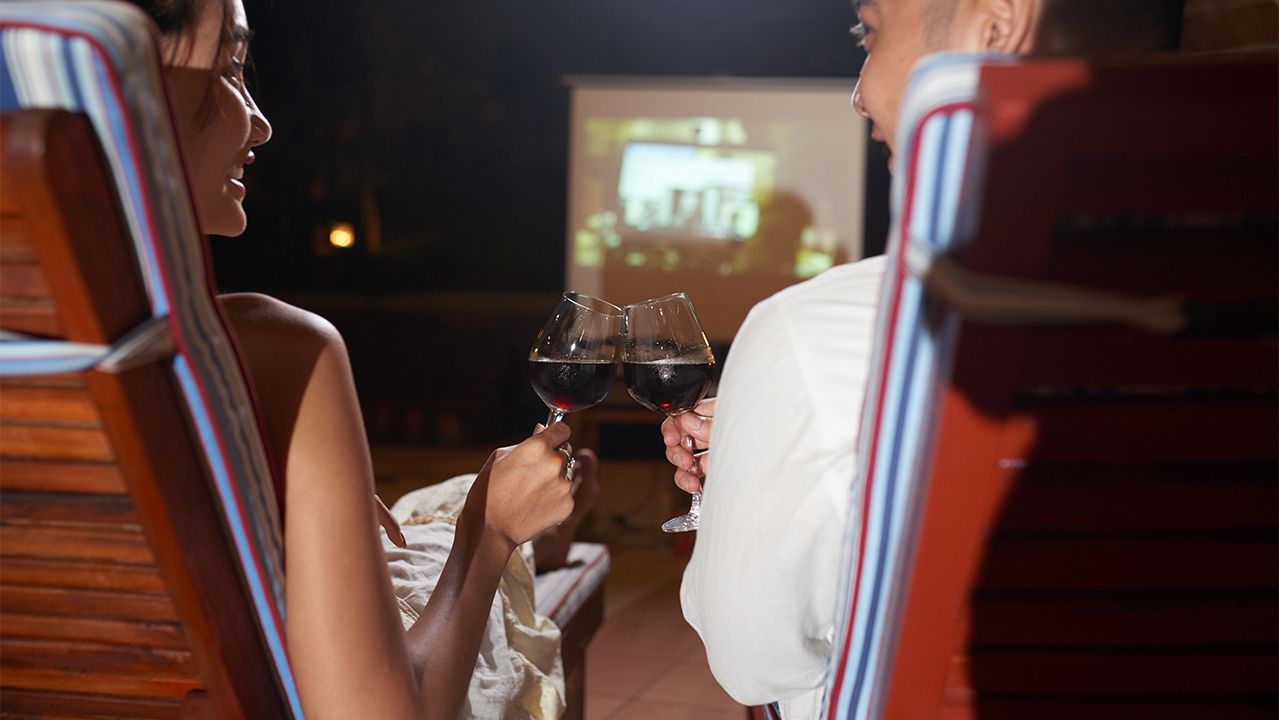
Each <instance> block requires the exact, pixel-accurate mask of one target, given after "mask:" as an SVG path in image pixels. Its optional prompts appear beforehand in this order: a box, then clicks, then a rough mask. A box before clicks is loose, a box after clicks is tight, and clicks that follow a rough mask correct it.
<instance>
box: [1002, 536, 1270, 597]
mask: <svg viewBox="0 0 1280 720" xmlns="http://www.w3.org/2000/svg"><path fill="white" fill-rule="evenodd" d="M1275 562H1276V546H1275V542H1274V540H1272V541H1269V542H1268V541H1258V542H1226V541H1216V542H1215V541H1191V540H1189V541H1182V542H1176V541H1168V542H1157V541H1120V540H1117V541H1105V540H1092V541H1071V540H1039V541H1023V542H993V543H991V544H990V545H989V546H988V547H987V551H986V554H985V557H984V558H983V561H982V569H981V572H980V575H979V578H978V587H979V588H980V589H983V590H1072V589H1074V590H1120V589H1162V590H1178V589H1191V588H1220V589H1255V588H1275V586H1276V575H1275Z"/></svg>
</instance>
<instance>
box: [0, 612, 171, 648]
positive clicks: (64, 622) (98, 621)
mask: <svg viewBox="0 0 1280 720" xmlns="http://www.w3.org/2000/svg"><path fill="white" fill-rule="evenodd" d="M0 626H3V628H4V636H5V637H11V638H43V639H46V640H76V641H83V642H95V643H109V644H113V645H147V646H151V647H157V648H166V649H170V650H186V649H187V642H186V640H185V639H184V638H183V636H182V627H181V626H180V625H178V624H177V623H167V622H138V621H128V620H104V619H102V618H84V617H65V616H57V615H26V614H22V613H11V614H4V615H0Z"/></svg>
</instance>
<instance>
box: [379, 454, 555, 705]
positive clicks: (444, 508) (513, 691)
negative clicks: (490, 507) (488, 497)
mask: <svg viewBox="0 0 1280 720" xmlns="http://www.w3.org/2000/svg"><path fill="white" fill-rule="evenodd" d="M474 480H475V475H459V476H458V477H455V478H452V479H450V480H446V481H445V482H442V483H439V484H437V485H429V486H427V487H424V488H420V489H418V490H414V491H413V492H411V493H409V494H408V495H405V496H404V497H402V498H400V499H399V500H398V501H396V504H395V505H394V506H393V507H392V508H391V514H392V515H394V516H395V518H396V520H397V521H399V523H400V527H401V530H402V531H403V532H404V538H405V541H406V543H407V544H408V546H409V547H408V549H407V550H405V549H401V548H398V547H396V546H395V545H393V544H391V541H390V540H389V539H387V536H386V533H383V536H382V548H383V550H384V551H385V552H386V555H387V564H388V566H389V568H390V571H391V583H392V585H394V586H395V592H396V599H397V601H398V602H399V604H400V615H401V619H402V620H403V621H404V627H405V629H406V630H407V629H409V627H411V626H412V625H413V623H414V622H415V621H416V620H417V619H418V614H419V613H421V612H422V609H423V608H424V607H426V604H427V600H428V599H430V597H431V593H432V592H433V591H434V590H435V587H436V582H437V581H439V579H440V571H441V570H442V569H443V568H444V564H445V561H446V560H448V558H449V549H450V547H452V545H453V535H454V526H455V524H456V522H457V519H458V514H459V513H460V512H461V511H462V505H463V503H465V502H466V499H467V492H468V491H470V489H471V483H472V481H474ZM533 572H534V571H533V551H532V549H531V548H529V547H528V543H526V544H525V545H522V546H521V547H520V550H519V551H518V552H515V553H512V555H511V559H510V560H509V561H508V562H507V567H506V570H505V571H504V572H503V575H502V581H501V582H500V583H499V585H498V592H497V594H496V595H495V596H494V598H493V605H492V607H490V609H489V620H488V622H487V624H486V626H485V635H484V638H483V640H481V643H480V656H479V658H478V659H477V661H476V668H475V672H473V673H472V675H471V685H470V687H469V688H468V689H467V699H466V700H465V701H464V702H463V704H462V711H461V712H460V713H459V714H458V717H459V718H468V719H469V718H482V719H484V720H555V719H556V718H559V717H560V715H561V714H562V713H563V712H564V708H565V701H564V697H565V689H564V665H563V663H562V661H561V659H560V629H559V628H558V627H556V625H555V623H553V622H551V620H550V619H548V618H546V617H544V616H542V615H538V614H537V613H536V612H535V610H534V607H535V606H534V596H533Z"/></svg>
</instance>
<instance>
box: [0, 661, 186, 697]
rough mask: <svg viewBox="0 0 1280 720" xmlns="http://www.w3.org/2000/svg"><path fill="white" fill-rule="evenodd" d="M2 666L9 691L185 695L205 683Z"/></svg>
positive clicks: (169, 678)
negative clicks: (13, 689) (18, 689)
mask: <svg viewBox="0 0 1280 720" xmlns="http://www.w3.org/2000/svg"><path fill="white" fill-rule="evenodd" d="M0 667H3V668H4V672H3V674H4V684H5V685H4V687H5V691H6V692H8V689H9V688H26V689H30V690H68V691H75V692H88V693H102V694H106V693H112V692H115V693H120V694H122V695H151V696H155V697H169V698H181V697H182V696H183V695H186V694H187V693H188V692H191V691H192V690H197V689H199V688H201V687H202V685H201V684H200V681H199V680H197V679H195V678H182V677H165V676H153V677H148V676H130V675H107V674H99V673H87V672H76V671H74V670H50V669H46V668H16V667H7V666H0Z"/></svg>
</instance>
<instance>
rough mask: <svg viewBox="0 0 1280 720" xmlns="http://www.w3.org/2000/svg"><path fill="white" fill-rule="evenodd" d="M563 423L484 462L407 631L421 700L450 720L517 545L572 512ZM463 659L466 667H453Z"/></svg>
mask: <svg viewBox="0 0 1280 720" xmlns="http://www.w3.org/2000/svg"><path fill="white" fill-rule="evenodd" d="M568 438H569V429H568V427H566V426H565V424H564V423H556V424H554V425H552V426H551V427H550V428H548V429H546V430H544V431H542V432H541V433H539V434H536V435H534V436H533V437H531V438H529V439H528V440H525V441H524V442H522V443H520V444H519V445H517V446H515V447H514V448H509V449H508V448H504V449H501V450H497V451H495V452H494V453H493V455H491V456H490V457H489V461H488V462H487V463H485V466H484V468H483V469H482V470H481V471H480V474H479V475H478V476H477V477H476V480H475V483H474V484H472V486H471V492H470V493H469V494H468V495H467V502H466V505H465V506H464V507H463V510H462V514H461V516H460V517H459V518H458V525H457V531H456V533H455V535H454V540H453V547H452V549H451V550H450V552H449V559H448V561H447V562H446V563H445V567H444V570H443V571H442V572H441V574H440V580H439V583H438V584H437V585H436V588H435V591H434V592H432V594H431V599H430V600H429V601H428V602H427V606H426V607H425V608H424V609H423V611H422V614H421V615H420V616H419V618H418V621H417V622H416V623H415V624H414V626H413V627H412V628H410V629H409V634H408V641H409V652H410V655H411V657H412V658H413V667H414V671H415V673H416V674H417V676H418V677H420V678H422V691H423V695H424V696H425V697H427V698H431V699H432V701H433V702H438V703H440V704H441V705H442V706H444V707H447V708H450V709H451V714H450V715H449V717H454V716H456V715H457V712H458V709H459V708H460V707H461V706H462V700H463V698H464V697H465V695H466V692H467V686H468V684H469V682H470V679H471V673H472V671H473V670H474V669H475V659H476V657H477V655H478V653H479V651H480V641H481V639H482V636H483V633H484V628H485V622H486V620H487V618H488V615H489V608H490V606H491V605H492V603H493V595H494V593H495V592H496V591H497V589H498V581H499V580H500V579H501V576H502V572H503V569H504V568H505V567H506V564H507V560H508V559H509V558H510V557H511V553H512V552H513V551H514V550H515V548H516V546H517V545H519V544H520V543H522V542H524V541H526V540H528V539H530V538H532V537H533V536H534V535H535V534H536V533H538V532H539V531H541V530H543V529H544V528H546V527H548V526H550V525H554V524H556V523H559V522H561V521H563V520H564V519H565V518H567V517H568V516H569V514H570V513H571V512H572V511H573V498H572V496H571V494H570V490H571V488H572V486H573V484H572V483H571V482H570V481H569V479H568V478H566V477H564V476H563V475H562V474H561V470H562V466H563V463H564V455H562V454H561V453H560V452H559V451H558V450H557V448H558V446H560V445H561V444H562V443H563V442H564V441H565V440H568ZM461 658H467V659H468V660H467V661H460V659H461Z"/></svg>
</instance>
